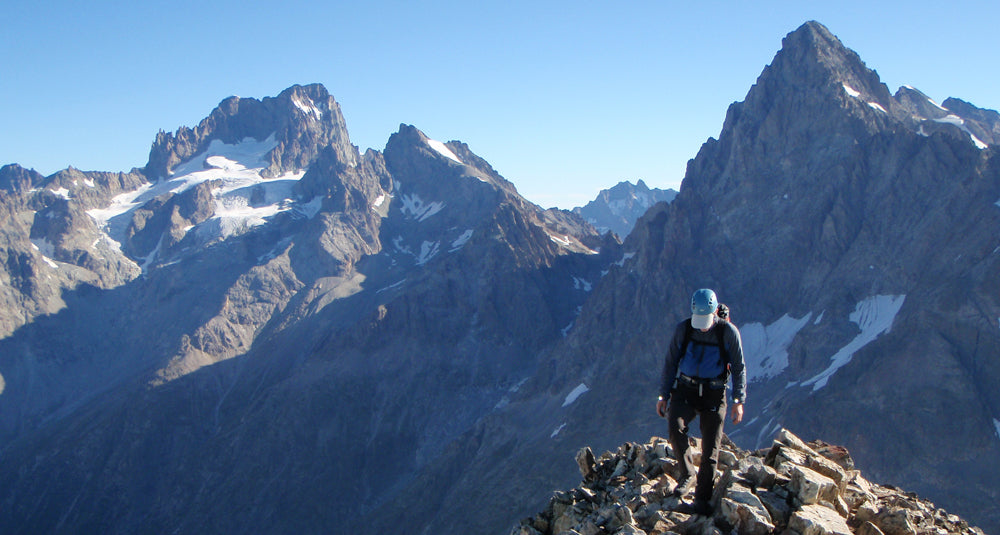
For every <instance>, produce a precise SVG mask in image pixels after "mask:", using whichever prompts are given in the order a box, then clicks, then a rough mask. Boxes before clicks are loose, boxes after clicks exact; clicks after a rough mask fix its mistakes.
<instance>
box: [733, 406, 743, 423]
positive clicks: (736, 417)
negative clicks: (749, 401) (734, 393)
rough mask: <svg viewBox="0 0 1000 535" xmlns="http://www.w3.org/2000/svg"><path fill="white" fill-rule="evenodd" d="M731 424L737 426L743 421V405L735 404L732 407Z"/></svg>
mask: <svg viewBox="0 0 1000 535" xmlns="http://www.w3.org/2000/svg"><path fill="white" fill-rule="evenodd" d="M732 415H733V423H734V424H738V423H740V422H742V421H743V404H742V403H737V404H735V405H733V412H732Z"/></svg>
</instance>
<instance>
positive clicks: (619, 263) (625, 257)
mask: <svg viewBox="0 0 1000 535" xmlns="http://www.w3.org/2000/svg"><path fill="white" fill-rule="evenodd" d="M633 256H635V253H625V254H624V255H622V259H621V260H619V261H617V262H615V265H616V266H618V267H625V261H626V260H628V259H630V258H632V257H633Z"/></svg>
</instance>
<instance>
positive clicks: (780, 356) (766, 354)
mask: <svg viewBox="0 0 1000 535" xmlns="http://www.w3.org/2000/svg"><path fill="white" fill-rule="evenodd" d="M811 318H812V313H811V312H810V313H809V314H806V315H805V316H803V317H801V318H799V319H795V318H793V317H791V316H789V315H788V314H785V315H784V316H781V317H780V318H778V319H777V321H775V322H774V323H772V324H770V325H768V326H766V327H765V326H764V324H762V323H750V324H747V325H744V326H743V328H742V329H740V331H741V333H740V334H741V336H742V339H743V356H744V358H745V359H746V364H747V375H748V376H749V377H748V378H749V379H750V380H751V381H752V380H755V379H768V378H771V377H777V376H778V375H779V374H781V372H783V371H785V369H786V368H788V347H789V346H790V345H792V341H793V340H794V339H795V336H796V335H797V334H798V333H799V331H801V330H802V328H803V327H805V326H806V324H807V323H809V320H810V319H811Z"/></svg>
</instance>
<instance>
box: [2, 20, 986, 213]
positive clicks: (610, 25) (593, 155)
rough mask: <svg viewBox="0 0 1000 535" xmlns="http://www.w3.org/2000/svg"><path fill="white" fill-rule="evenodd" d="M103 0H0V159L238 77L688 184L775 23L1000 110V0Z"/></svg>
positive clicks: (581, 192)
mask: <svg viewBox="0 0 1000 535" xmlns="http://www.w3.org/2000/svg"><path fill="white" fill-rule="evenodd" d="M812 4H813V3H812V2H803V1H801V0H799V1H789V2H766V1H762V2H745V1H744V2H713V1H701V2H673V1H659V2H654V1H647V2H589V1H557V2H547V1H544V0H532V1H521V0H508V1H505V2H469V1H462V2H459V1H454V2H452V1H435V0H428V1H423V2H402V1H398V2H397V1H369V2H360V1H359V2H320V1H315V0H314V1H310V2H303V1H299V0H286V1H283V2H260V1H257V0H245V1H240V2H235V1H211V0H201V1H198V2H190V1H187V0H177V1H172V2H157V1H149V2H146V1H136V0H127V1H120V2H112V1H105V0H94V1H92V2H77V1H68V0H62V1H50V0H34V1H31V2H4V3H3V6H2V7H0V20H2V21H3V31H2V32H0V67H2V70H0V118H2V119H0V165H2V164H6V163H19V164H21V165H23V166H24V167H28V168H34V169H36V170H38V171H39V172H41V173H43V174H46V175H48V174H51V173H53V172H55V171H57V170H59V169H63V168H65V167H67V166H70V165H72V166H74V167H77V168H79V169H84V170H100V171H119V170H128V169H130V168H132V167H141V166H143V165H145V163H146V159H147V157H148V154H149V148H150V144H151V143H152V141H153V139H154V137H155V135H156V132H157V131H158V130H161V129H162V130H166V131H174V130H176V129H177V128H178V127H180V126H194V125H196V124H197V123H198V122H199V121H200V120H201V119H202V118H204V117H205V116H207V115H208V113H209V112H211V110H212V109H213V108H214V107H215V106H216V105H217V104H218V103H219V102H220V101H221V100H222V99H224V98H226V97H228V96H230V95H238V96H241V97H254V98H262V97H265V96H273V95H276V94H278V93H279V92H280V91H281V90H282V89H284V88H286V87H288V86H290V85H292V84H307V83H313V82H319V83H322V84H324V85H325V86H326V88H327V89H328V90H329V91H330V93H332V94H333V95H334V97H335V98H336V99H337V101H338V102H339V103H340V105H341V109H342V110H343V112H344V115H345V117H346V119H347V126H348V130H349V132H350V134H351V139H352V142H353V143H354V144H355V145H358V146H359V147H360V148H361V150H362V151H363V150H365V149H366V148H368V147H372V148H375V149H379V150H381V149H382V148H383V147H384V146H385V142H386V141H387V140H388V138H389V135H390V134H392V133H393V132H395V131H396V130H397V129H398V126H399V124H400V123H407V124H412V125H414V126H416V127H417V128H420V129H421V130H423V131H424V132H425V133H426V134H427V135H429V136H430V137H432V138H434V139H439V140H442V141H448V140H452V139H457V140H461V141H464V142H466V143H468V144H469V147H470V148H471V149H472V150H473V151H474V152H476V153H477V154H479V155H480V156H482V157H483V158H485V159H486V160H487V161H489V162H490V163H491V164H492V165H493V167H494V168H496V169H497V171H499V172H500V173H501V174H502V175H504V176H505V177H506V178H507V179H508V180H510V181H512V182H513V183H514V184H515V185H516V186H517V188H518V190H519V191H520V192H521V193H522V194H523V195H524V196H525V197H527V198H528V199H529V200H531V201H533V202H535V203H538V204H540V205H542V206H544V207H550V206H559V207H560V208H571V207H573V206H579V205H582V204H585V203H586V202H587V201H588V200H590V199H593V198H594V197H595V196H596V195H597V193H598V191H599V190H601V189H604V188H608V187H610V186H612V185H614V184H616V183H617V182H619V181H621V180H629V181H632V182H634V181H636V180H638V179H643V180H645V181H646V183H647V184H648V185H649V186H650V187H661V188H667V187H674V188H677V187H678V186H679V184H680V180H681V179H682V178H683V175H684V171H685V166H686V164H687V161H688V160H689V159H690V158H692V157H694V155H695V154H696V153H697V151H698V148H699V147H700V146H701V144H702V143H703V142H704V141H705V140H706V139H707V138H709V137H717V136H718V135H719V131H720V129H721V127H722V122H723V119H724V118H725V114H726V108H727V107H728V106H729V104H730V103H732V102H735V101H739V100H743V98H744V97H745V96H746V93H747V91H748V90H749V88H750V86H751V85H753V83H754V81H755V80H756V78H757V76H758V75H759V74H760V72H761V70H762V69H763V68H764V66H765V65H767V64H768V63H770V61H771V59H772V58H773V56H774V54H775V53H776V52H777V51H778V49H780V47H781V39H782V38H783V37H784V36H785V35H786V34H788V33H789V32H791V31H793V30H795V29H796V28H797V27H799V26H800V25H801V24H802V23H803V22H805V21H807V20H817V21H819V22H821V23H823V24H824V25H826V26H827V27H828V28H830V30H831V31H832V32H833V33H834V34H835V35H837V36H838V37H839V38H840V39H841V40H842V41H843V42H844V44H846V45H847V46H848V47H850V48H852V49H853V50H855V51H856V52H858V53H859V54H860V55H861V58H862V59H863V60H864V61H865V62H866V64H867V65H868V66H869V67H871V68H874V69H875V70H876V71H878V73H879V74H880V76H881V77H882V81H883V82H884V83H886V84H887V85H888V86H889V89H890V90H891V91H893V92H894V91H895V90H896V89H897V88H898V87H899V86H901V85H904V84H908V85H913V86H914V87H916V88H918V89H920V90H922V91H923V92H924V93H926V94H927V95H928V96H930V97H931V98H933V99H935V100H937V101H938V102H941V101H943V100H944V99H945V98H947V97H949V96H954V97H958V98H961V99H963V100H967V101H969V102H972V103H973V104H975V105H977V106H979V107H983V108H989V109H998V108H1000V92H998V90H997V88H998V87H1000V61H998V59H997V58H998V57H1000V56H998V55H997V47H996V35H997V33H998V30H997V23H998V21H1000V2H995V1H991V2H963V1H955V2H935V3H930V2H921V1H908V2H891V3H890V2H873V1H870V0H867V1H864V2H861V1H854V0H845V1H839V2H825V3H822V4H818V5H812Z"/></svg>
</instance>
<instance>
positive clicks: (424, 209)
mask: <svg viewBox="0 0 1000 535" xmlns="http://www.w3.org/2000/svg"><path fill="white" fill-rule="evenodd" d="M401 201H402V203H403V206H401V207H400V208H399V209H400V210H401V211H402V212H403V215H407V214H409V215H411V216H413V217H414V218H416V220H417V221H423V220H425V219H427V218H428V217H430V216H432V215H434V214H436V213H438V212H440V211H441V209H442V208H444V206H445V204H444V203H443V202H431V203H425V202H424V201H423V199H421V198H420V196H418V195H417V194H416V193H414V194H413V195H403V198H402V199H401Z"/></svg>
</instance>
